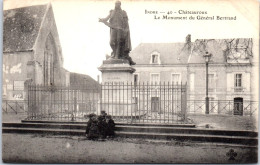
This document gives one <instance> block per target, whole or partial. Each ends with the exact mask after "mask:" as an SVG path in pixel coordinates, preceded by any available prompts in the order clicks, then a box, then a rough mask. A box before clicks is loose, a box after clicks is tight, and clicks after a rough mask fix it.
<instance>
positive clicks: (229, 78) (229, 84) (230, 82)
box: [227, 73, 236, 91]
mask: <svg viewBox="0 0 260 165" xmlns="http://www.w3.org/2000/svg"><path fill="white" fill-rule="evenodd" d="M235 78H236V77H235V74H233V73H227V91H231V90H232V88H233V87H234V86H235V81H234V80H235Z"/></svg>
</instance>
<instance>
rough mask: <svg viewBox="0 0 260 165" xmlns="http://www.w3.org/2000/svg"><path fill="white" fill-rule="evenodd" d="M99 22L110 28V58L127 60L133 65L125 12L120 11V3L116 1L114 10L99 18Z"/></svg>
mask: <svg viewBox="0 0 260 165" xmlns="http://www.w3.org/2000/svg"><path fill="white" fill-rule="evenodd" d="M108 21H109V22H108ZM99 22H103V23H104V24H105V25H107V26H108V27H110V46H111V48H112V50H113V52H112V54H111V57H112V58H115V59H127V60H128V61H129V63H130V65H135V62H133V61H132V58H131V57H130V56H129V52H130V51H131V50H132V47H131V39H130V31H129V25H128V17H127V14H126V12H125V11H124V10H122V9H121V2H120V1H116V3H115V9H114V10H110V12H109V15H108V16H107V17H106V18H99Z"/></svg>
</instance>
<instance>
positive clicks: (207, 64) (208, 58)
mask: <svg viewBox="0 0 260 165" xmlns="http://www.w3.org/2000/svg"><path fill="white" fill-rule="evenodd" d="M203 57H204V58H205V62H206V98H205V105H206V112H205V114H209V96H208V94H209V78H208V67H209V61H210V58H211V54H209V53H208V52H206V54H205V55H203Z"/></svg>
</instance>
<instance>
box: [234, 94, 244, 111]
mask: <svg viewBox="0 0 260 165" xmlns="http://www.w3.org/2000/svg"><path fill="white" fill-rule="evenodd" d="M234 115H241V116H243V98H241V97H236V98H234Z"/></svg>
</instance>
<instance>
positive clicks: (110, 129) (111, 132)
mask: <svg viewBox="0 0 260 165" xmlns="http://www.w3.org/2000/svg"><path fill="white" fill-rule="evenodd" d="M106 123H107V133H106V134H107V136H108V137H109V138H114V137H115V122H114V120H113V119H112V117H111V115H107V116H106Z"/></svg>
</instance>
